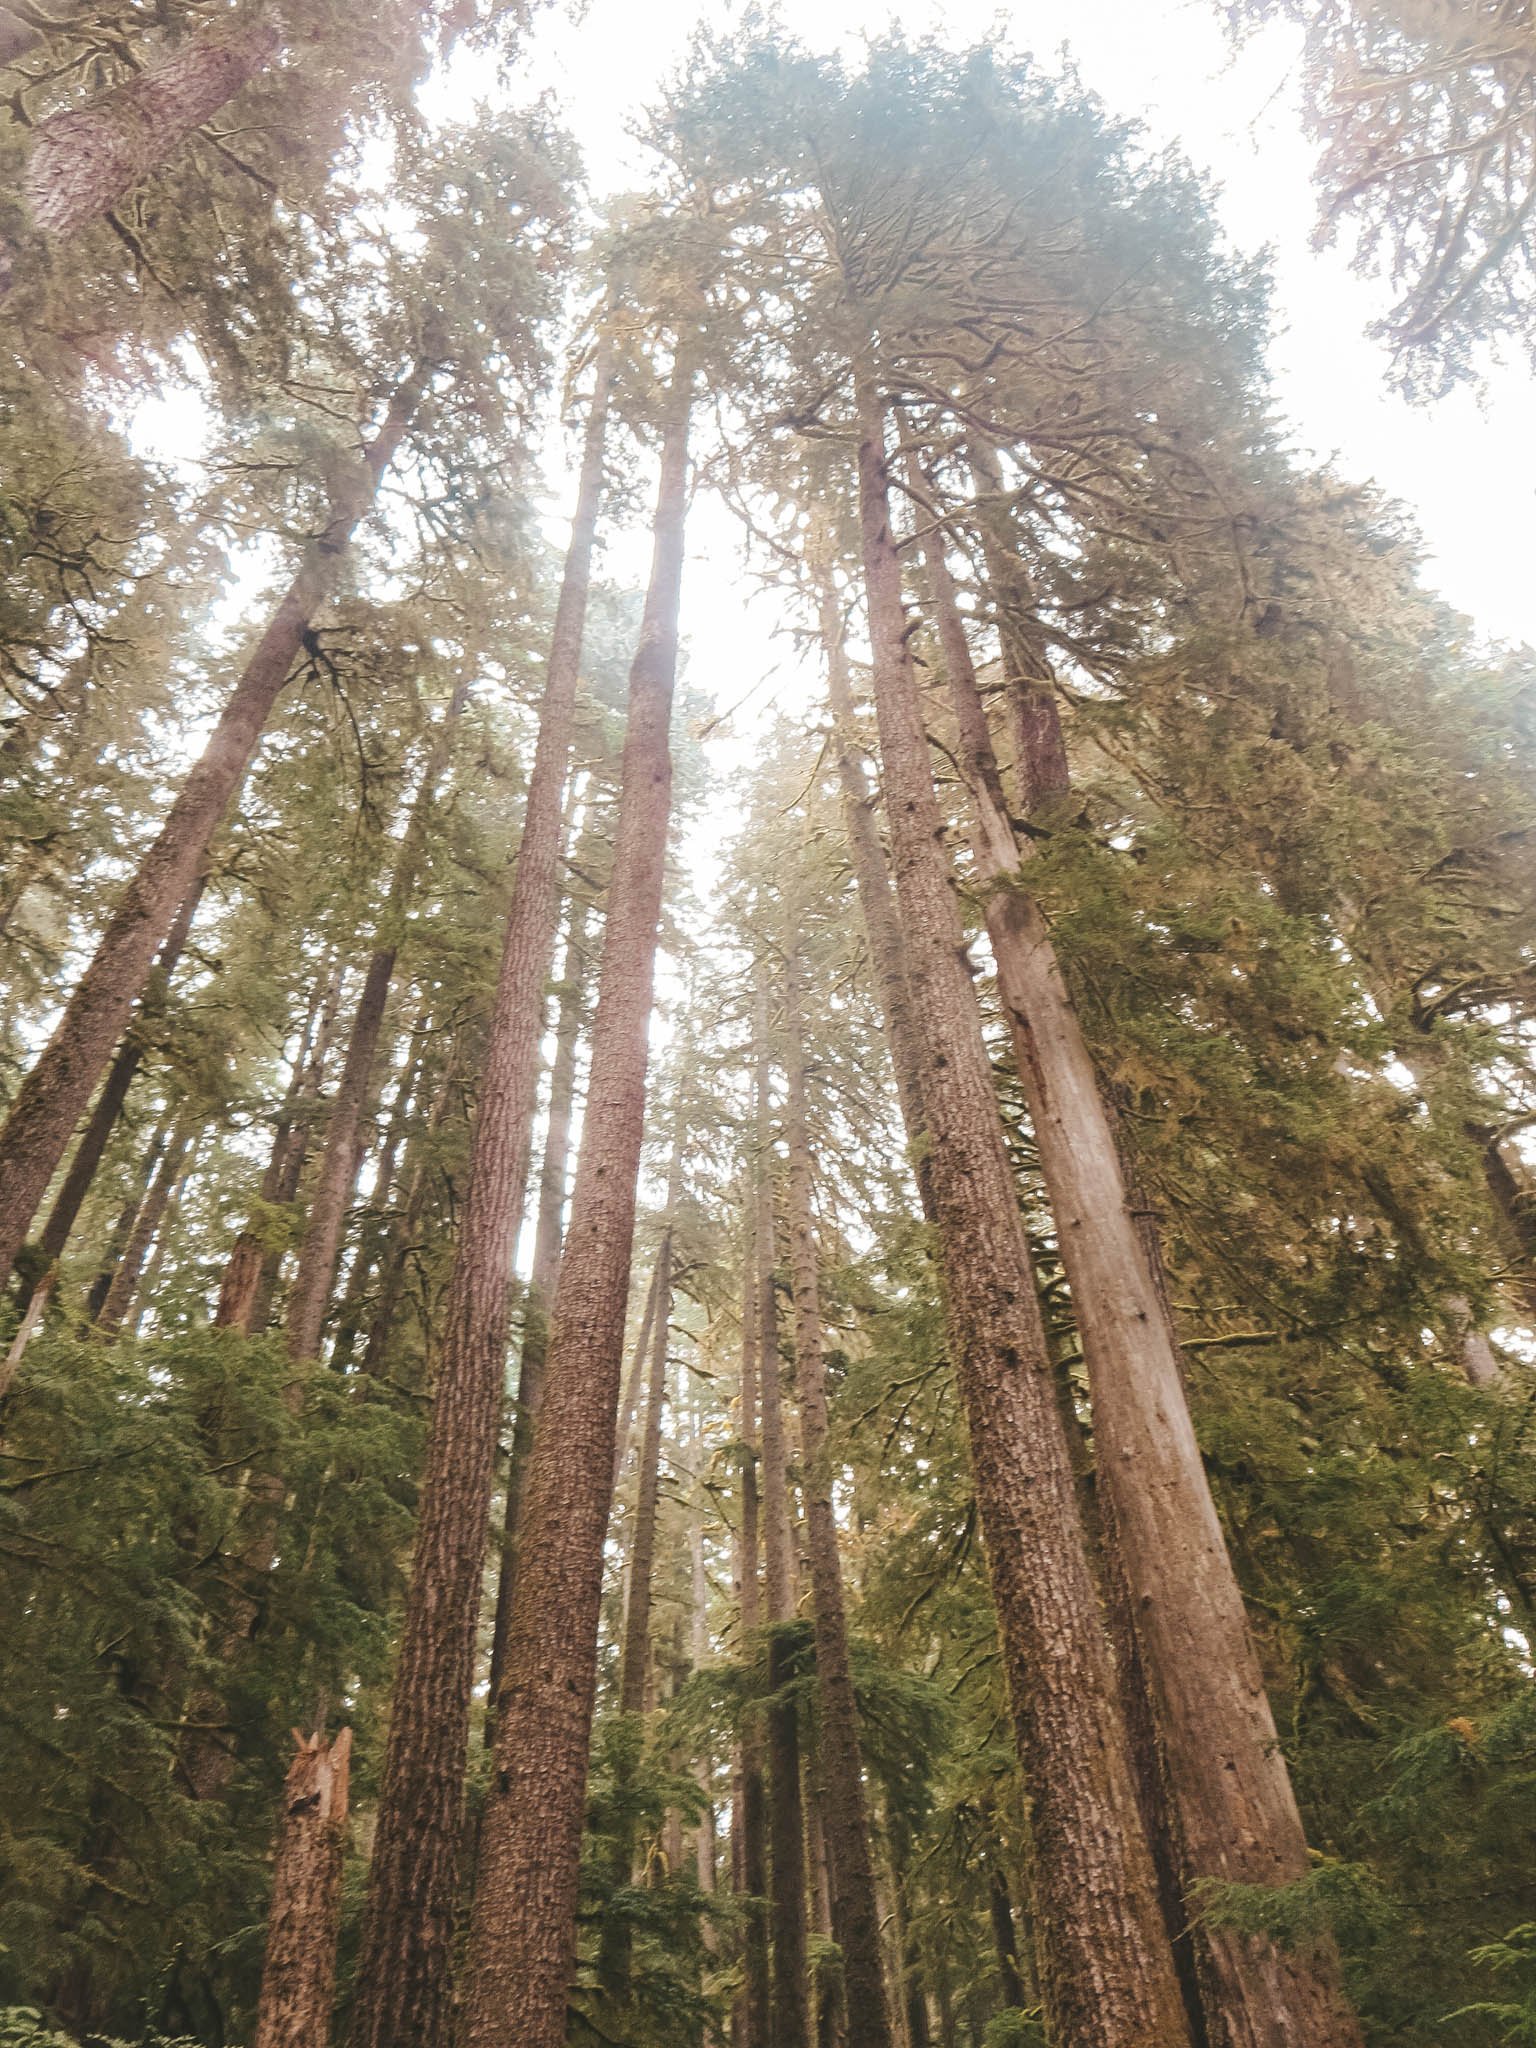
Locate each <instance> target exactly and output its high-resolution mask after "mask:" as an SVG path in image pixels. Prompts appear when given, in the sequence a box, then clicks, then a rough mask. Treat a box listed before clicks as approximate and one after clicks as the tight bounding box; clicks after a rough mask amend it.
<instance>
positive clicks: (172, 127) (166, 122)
mask: <svg viewBox="0 0 1536 2048" xmlns="http://www.w3.org/2000/svg"><path fill="white" fill-rule="evenodd" d="M281 42H282V35H281V32H280V30H279V29H278V27H277V25H276V24H275V23H274V22H270V21H253V22H247V23H244V24H243V25H234V26H231V25H230V24H229V23H227V22H222V21H221V22H217V23H211V24H210V25H209V26H208V27H206V28H204V29H201V30H199V31H198V33H197V34H195V35H193V36H189V37H188V39H187V41H186V42H185V43H183V44H182V45H181V47H180V48H179V49H178V50H175V51H173V52H172V54H171V55H170V56H169V57H167V58H166V59H165V61H164V62H163V63H161V64H156V65H155V66H153V68H152V69H150V70H148V71H143V72H140V73H139V75H138V76H137V77H136V78H130V79H129V80H128V81H127V82H126V84H123V85H120V86H117V87H116V88H115V89H114V90H113V91H111V92H107V93H103V94H102V95H101V96H100V98H99V99H94V100H91V101H89V102H88V103H87V104H86V105H85V106H83V107H69V108H66V109H65V111H64V112H63V113H60V114H54V115H52V116H50V118H49V119H48V120H46V121H41V122H39V123H38V125H37V127H36V128H35V129H34V131H33V135H32V147H31V151H30V153H29V155H28V158H27V169H26V175H25V178H24V180H23V189H24V191H25V194H26V198H27V202H28V204H29V206H30V207H31V210H32V219H33V221H34V222H35V223H36V225H37V226H38V227H40V228H41V229H42V230H43V231H44V233H45V234H50V235H71V234H73V233H74V232H75V231H76V229H78V228H82V227H84V226H85V225H86V224H87V223H88V222H90V221H93V220H99V219H100V218H101V216H102V215H103V214H104V213H106V212H107V211H108V210H109V209H110V208H111V207H113V206H115V205H116V203H117V202H118V200H119V199H121V198H122V196H123V194H124V193H125V192H128V191H131V190H132V188H133V187H134V186H135V185H137V184H139V183H140V182H141V181H142V180H143V179H144V178H146V177H148V175H149V174H150V172H151V171H155V170H158V169H159V168H160V167H161V165H163V164H165V163H167V162H168V161H169V160H170V158H171V157H172V156H174V155H175V153H176V151H177V150H178V149H179V148H180V147H181V145H182V144H183V143H184V142H185V141H186V139H187V137H188V136H189V135H190V134H191V133H192V132H193V130H194V129H196V128H200V127H201V126H202V125H203V123H204V122H205V121H206V120H207V119H208V118H209V117H210V115H213V114H216V113H217V112H218V111H219V109H220V107H222V106H225V105H226V104H227V103H228V102H229V101H230V100H232V99H233V98H234V96H235V94H236V93H237V92H239V91H240V89H241V87H242V86H245V85H247V84H249V82H250V80H251V79H252V78H254V77H255V75H256V74H257V72H258V71H262V70H264V69H265V68H266V66H267V65H268V64H270V63H271V61H272V59H273V58H274V57H275V56H276V55H277V52H278V49H279V47H280V46H281Z"/></svg>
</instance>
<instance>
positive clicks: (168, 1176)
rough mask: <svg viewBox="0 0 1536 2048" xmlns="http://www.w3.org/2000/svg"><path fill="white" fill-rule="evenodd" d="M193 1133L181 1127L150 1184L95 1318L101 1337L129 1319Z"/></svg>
mask: <svg viewBox="0 0 1536 2048" xmlns="http://www.w3.org/2000/svg"><path fill="white" fill-rule="evenodd" d="M193 1135H194V1131H193V1126H192V1125H191V1124H182V1125H180V1126H179V1127H178V1129H177V1130H176V1131H175V1133H174V1134H173V1136H172V1138H171V1141H170V1143H169V1144H168V1145H167V1146H166V1148H165V1152H164V1154H163V1155H162V1157H161V1160H160V1164H159V1165H158V1166H157V1167H156V1169H155V1177H154V1179H153V1180H152V1181H151V1182H150V1184H149V1188H148V1190H147V1192H146V1193H145V1196H144V1200H143V1203H142V1205H141V1206H140V1209H139V1213H138V1215H137V1216H136V1217H135V1218H134V1224H133V1230H132V1233H131V1234H130V1236H129V1239H128V1242H127V1244H126V1245H125V1247H124V1248H123V1256H122V1257H121V1258H120V1259H119V1260H118V1262H117V1271H116V1272H115V1273H114V1274H113V1275H112V1284H111V1286H110V1287H108V1289H107V1296H106V1300H105V1301H104V1302H103V1303H102V1305H101V1313H100V1315H99V1316H97V1318H96V1332H97V1335H98V1336H101V1337H108V1338H111V1337H115V1336H116V1335H117V1334H118V1332H119V1331H120V1330H121V1329H122V1327H123V1324H124V1323H125V1322H126V1321H127V1320H128V1316H129V1313H130V1311H131V1310H132V1308H133V1304H134V1300H135V1297H136V1296H137V1294H138V1291H139V1276H140V1275H141V1274H142V1272H143V1271H144V1261H145V1260H146V1259H147V1258H148V1257H149V1249H150V1246H151V1245H152V1244H153V1243H154V1242H155V1237H156V1234H157V1233H158V1231H159V1229H160V1225H161V1223H162V1222H163V1221H164V1220H165V1212H166V1210H167V1209H168V1208H169V1206H170V1200H171V1191H172V1189H173V1188H174V1187H175V1186H176V1183H177V1181H178V1180H179V1179H180V1177H181V1169H182V1165H183V1163H184V1161H185V1160H186V1156H187V1153H188V1152H189V1150H190V1149H191V1145H192V1139H193Z"/></svg>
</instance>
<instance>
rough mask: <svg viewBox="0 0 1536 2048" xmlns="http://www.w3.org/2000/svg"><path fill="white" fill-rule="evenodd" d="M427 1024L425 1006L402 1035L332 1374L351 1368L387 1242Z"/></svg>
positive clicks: (343, 1304)
mask: <svg viewBox="0 0 1536 2048" xmlns="http://www.w3.org/2000/svg"><path fill="white" fill-rule="evenodd" d="M430 1024H431V1011H430V1009H429V1008H423V1009H422V1010H421V1011H420V1013H419V1014H418V1016H417V1018H416V1022H415V1023H414V1024H413V1025H412V1026H411V1028H410V1032H409V1035H408V1043H409V1045H410V1048H411V1049H410V1052H409V1054H408V1056H407V1058H406V1063H405V1068H404V1071H403V1072H402V1073H401V1075H400V1078H399V1080H398V1081H397V1082H396V1083H395V1093H394V1100H393V1102H392V1103H391V1104H390V1110H389V1124H388V1128H387V1130H386V1132H385V1136H384V1142H383V1144H382V1145H381V1146H380V1148H379V1155H378V1160H377V1164H376V1166H375V1171H374V1185H373V1199H372V1201H371V1202H370V1203H369V1206H368V1212H367V1221H366V1224H365V1227H364V1228H363V1230H362V1231H361V1232H360V1234H359V1240H358V1246H357V1252H356V1255H355V1256H354V1258H353V1260H352V1264H351V1266H350V1267H349V1268H348V1270H347V1284H346V1287H345V1288H344V1289H343V1291H342V1297H341V1301H340V1303H339V1305H338V1307H337V1310H336V1336H335V1341H334V1342H333V1343H332V1346H331V1369H332V1371H333V1372H343V1373H344V1372H349V1371H350V1370H351V1368H352V1359H353V1353H354V1352H355V1350H356V1348H357V1339H358V1334H359V1332H360V1331H361V1329H362V1325H363V1314H364V1304H365V1303H366V1301H367V1298H368V1287H369V1283H370V1281H371V1280H372V1279H373V1276H374V1273H375V1271H376V1269H377V1267H378V1264H379V1260H380V1258H381V1257H382V1255H383V1252H384V1247H385V1244H386V1242H387V1239H388V1235H389V1228H388V1223H387V1220H386V1218H387V1214H388V1208H389V1200H390V1195H391V1193H392V1191H393V1189H394V1185H395V1175H396V1173H397V1171H398V1169H399V1165H400V1152H401V1148H402V1146H403V1145H404V1143H405V1137H406V1131H407V1129H408V1128H409V1125H410V1122H411V1119H412V1117H413V1116H414V1115H415V1114H416V1112H417V1110H418V1108H419V1104H418V1102H417V1094H418V1091H419V1089H420V1086H421V1077H422V1067H423V1065H424V1063H425V1060H426V1049H427V1044H428V1039H429V1035H430Z"/></svg>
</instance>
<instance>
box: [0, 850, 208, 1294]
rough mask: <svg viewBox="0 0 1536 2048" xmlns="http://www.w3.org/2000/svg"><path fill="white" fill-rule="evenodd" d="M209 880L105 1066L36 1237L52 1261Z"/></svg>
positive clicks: (197, 890) (181, 919)
mask: <svg viewBox="0 0 1536 2048" xmlns="http://www.w3.org/2000/svg"><path fill="white" fill-rule="evenodd" d="M206 879H207V877H206V876H202V875H200V876H199V877H198V879H197V881H196V882H195V883H194V884H193V885H192V887H191V888H190V889H189V890H188V891H187V897H186V901H185V902H184V903H183V904H182V906H181V909H180V910H179V911H178V913H177V916H176V922H175V923H174V924H173V925H172V926H171V929H170V931H169V933H168V934H167V936H166V941H165V944H164V945H163V946H162V947H161V948H160V952H159V956H158V958H157V959H156V961H155V967H154V973H153V975H152V977H151V980H150V984H149V986H148V987H147V988H146V989H145V991H144V997H143V1000H142V1002H141V1003H140V1004H139V1009H138V1015H137V1016H136V1017H135V1018H134V1020H133V1022H132V1024H130V1025H129V1027H128V1029H127V1031H126V1032H125V1033H124V1035H123V1042H122V1044H121V1045H120V1046H119V1047H118V1049H117V1056H116V1058H115V1059H114V1060H113V1062H112V1064H111V1066H110V1067H109V1068H108V1069H107V1078H106V1080H105V1081H104V1082H103V1083H102V1086H101V1093H100V1094H99V1095H98V1096H97V1098H96V1106H95V1108H94V1109H93V1110H92V1111H91V1115H90V1120H89V1122H88V1123H87V1124H86V1127H85V1129H84V1130H83V1131H82V1132H81V1134H80V1142H79V1143H78V1144H77V1145H76V1147H75V1151H74V1157H73V1158H72V1159H71V1160H70V1162H69V1171H68V1173H66V1174H65V1176H64V1184H63V1186H62V1187H61V1188H60V1189H59V1192H58V1196H57V1198H56V1199H55V1201H54V1204H53V1207H52V1208H51V1209H50V1210H49V1212H48V1221H47V1222H46V1223H45V1224H44V1225H43V1229H42V1234H41V1235H40V1236H39V1238H38V1241H37V1242H38V1249H39V1250H40V1251H41V1252H42V1253H43V1254H44V1255H45V1257H46V1258H47V1260H48V1263H49V1265H50V1266H51V1265H52V1264H53V1262H54V1261H55V1260H56V1259H57V1258H58V1257H59V1256H60V1254H61V1253H62V1252H63V1250H64V1247H65V1245H66V1244H68V1242H69V1234H70V1232H71V1231H72V1230H73V1229H74V1227H75V1219H76V1218H77V1217H78V1216H79V1214H80V1209H81V1205H82V1203H83V1202H84V1201H85V1198H86V1196H87V1195H88V1194H89V1193H90V1190H91V1183H92V1181H94V1180H95V1178H96V1174H97V1171H98V1169H99V1168H100V1166H101V1162H102V1158H103V1156H104V1154H105V1153H106V1149H107V1145H108V1143H109V1142H110V1140H111V1137H112V1133H113V1132H114V1131H115V1130H116V1128H117V1120H118V1118H119V1117H120V1116H121V1115H122V1113H123V1105H124V1104H125V1103H126V1102H127V1100H128V1090H129V1089H130V1088H131V1087H132V1085H133V1080H134V1076H135V1075H136V1074H137V1073H138V1071H139V1068H140V1067H141V1066H142V1065H143V1063H144V1054H145V1052H146V1050H147V1049H148V1042H149V1036H150V1033H151V1032H152V1030H153V1028H154V1026H155V1024H156V1022H157V1021H158V1018H159V1014H160V1011H161V1010H162V1008H163V1006H164V1001H165V994H166V990H167V988H168V986H169V983H170V978H171V976H172V974H173V973H174V972H175V970H176V963H177V961H178V960H179V959H180V958H181V954H182V949H183V948H184V947H185V945H186V943H187V937H188V934H189V933H190V932H191V929H192V919H193V917H194V916H195V914H196V911H197V905H198V900H199V898H200V897H201V896H202V893H203V885H204V882H205V881H206Z"/></svg>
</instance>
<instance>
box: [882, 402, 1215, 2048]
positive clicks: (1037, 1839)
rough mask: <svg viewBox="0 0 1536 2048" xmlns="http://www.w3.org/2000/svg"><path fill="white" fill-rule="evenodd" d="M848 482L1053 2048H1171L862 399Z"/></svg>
mask: <svg viewBox="0 0 1536 2048" xmlns="http://www.w3.org/2000/svg"><path fill="white" fill-rule="evenodd" d="M859 436H860V438H859V484H860V512H861V531H862V540H863V551H864V568H865V580H866V586H867V590H868V597H869V613H870V637H871V643H872V647H873V653H874V683H875V702H876V711H877V715H878V719H879V726H880V738H881V761H882V767H883V771H884V785H885V794H886V807H887V813H888V816H889V818H890V824H891V834H892V842H893V854H894V868H895V882H896V891H897V898H898V901H899V902H900V904H901V908H902V918H903V928H904V933H905V936H906V939H907V948H908V965H909V973H910V975H911V980H912V988H913V994H914V998H915V1008H916V1011H917V1016H918V1020H919V1024H920V1028H921V1030H922V1033H923V1039H924V1048H925V1055H926V1060H927V1065H926V1067H925V1071H924V1076H923V1096H924V1106H925V1109H926V1112H927V1117H928V1125H929V1132H930V1139H931V1154H930V1156H931V1159H932V1166H933V1184H934V1202H935V1208H936V1212H937V1219H938V1222H937V1228H938V1234H939V1238H940V1249H941V1256H942V1262H943V1268H944V1276H945V1283H946V1285H945V1294H946V1311H947V1315H948V1319H949V1328H950V1339H951V1346H952V1351H953V1356H954V1361H955V1368H956V1372H957V1376H958V1379H959V1384H960V1391H961V1397H962V1400H963V1402H964V1405H965V1409H966V1414H967V1420H968V1423H969V1430H970V1441H971V1457H972V1463H973V1467H974V1473H975V1480H976V1497H977V1505H978V1508H979V1510H980V1515H981V1521H982V1527H983V1532H984V1535H985V1538H986V1545H987V1554H988V1562H989V1565H990V1569H991V1577H992V1587H993V1595H994V1599H995V1601H996V1605H997V1611H998V1620H999V1624H1000V1629H1001V1633H1002V1640H1003V1650H1004V1662H1005V1665H1006V1668H1007V1674H1008V1680H1009V1687H1010V1693H1011V1697H1012V1702H1013V1709H1014V1720H1015V1727H1016V1731H1017V1738H1018V1744H1019V1755H1020V1762H1021V1764H1022V1766H1023V1771H1024V1778H1025V1783H1026V1785H1027V1787H1028V1792H1029V1798H1030V1804H1031V1820H1032V1833H1033V1848H1034V1855H1033V1867H1034V1872H1035V1882H1036V1887H1037V1900H1038V1913H1037V1918H1038V1921H1039V1925H1040V1929H1041V1936H1042V1943H1043V1947H1044V1951H1045V1954H1046V1957H1047V1971H1046V1975H1047V1988H1048V2005H1049V2009H1050V2014H1051V2020H1052V2025H1053V2027H1054V2029H1055V2034H1056V2038H1057V2041H1058V2042H1059V2044H1060V2048H1174V2044H1178V2048H1183V2044H1186V2043H1187V2041H1188V2038H1189V2037H1188V2032H1187V2029H1186V2026H1185V2022H1184V2014H1183V2009H1182V2004H1181V2000H1180V1995H1179V1989H1178V1984H1177V1981H1176V1978H1175V1974H1174V1969H1173V1960H1172V1956H1171V1953H1170V1951H1169V1948H1168V1944H1167V1941H1166V1938H1165V1936H1164V1931H1163V1926H1162V1919H1161V1914H1160V1912H1159V1908H1158V1902H1157V1894H1156V1881H1155V1878H1154V1875H1153V1869H1152V1859H1151V1855H1150V1852H1149V1850H1148V1846H1147V1842H1146V1838H1145V1835H1144V1833H1143V1832H1142V1829H1141V1826H1140V1820H1139V1816H1138V1814H1137V1810H1136V1804H1135V1795H1134V1791H1133V1789H1132V1779H1131V1771H1130V1764H1129V1759H1128V1755H1127V1747H1126V1734H1125V1728H1124V1724H1123V1721H1122V1719H1121V1715H1120V1712H1119V1709H1118V1704H1117V1702H1116V1699H1115V1689H1114V1673H1113V1664H1112V1660H1111V1656H1110V1651H1109V1645H1108V1641H1107V1639H1106V1637H1105V1634H1104V1629H1103V1624H1102V1621H1101V1619H1100V1616H1099V1612H1098V1602H1097V1594H1096V1590H1095V1587H1094V1584H1093V1579H1092V1575H1091V1573H1090V1570H1089V1565H1088V1558H1087V1548H1086V1541H1085V1536H1084V1531H1083V1525H1082V1520H1081V1516H1080V1514H1079V1510H1078V1503H1077V1499H1076V1493H1075V1489H1074V1483H1073V1476H1072V1469H1071V1460H1070V1457H1069V1455H1068V1450H1067V1444H1066V1439H1065V1436H1064V1433H1063V1429H1062V1424H1061V1418H1060V1416H1059V1414H1058V1412H1057V1409H1056V1404H1055V1397H1054V1392H1053V1387H1052V1375H1051V1366H1050V1360H1049V1356H1048V1353H1047V1349H1046V1343H1045V1335H1044V1331H1043V1329H1042V1326H1041V1321H1040V1311H1039V1306H1038V1302H1037V1300H1036V1296H1035V1289H1034V1278H1033V1273H1032V1270H1031V1265H1030V1257H1029V1247H1028V1243H1027V1241H1026V1239H1025V1234H1024V1228H1023V1220H1022V1218H1021V1216H1020V1214H1019V1208H1018V1202H1017V1197H1016V1194H1015V1191H1014V1186H1013V1178H1012V1173H1011V1170H1010V1167H1009V1162H1008V1156H1007V1151H1006V1148H1005V1144H1004V1140H1003V1133H1002V1128H1001V1124H1000V1121H999V1117H998V1110H997V1102H996V1097H995V1093H994V1090H993V1084H992V1075H991V1069H990V1066H989V1064H988V1060H987V1053H986V1047H985V1043H984V1041H983V1038H982V1034H981V1022H980V1013H979V1010H978V1007H977V1002H976V994H975V990H974V988H973V986H972V983H971V978H970V975H969V973H968V972H967V969H966V965H965V961H964V958H963V944H962V933H961V928H960V920H959V916H958V912H957V909H956V905H955V899H954V894H953V883H952V876H951V873H950V868H949V862H948V859H947V857H946V855H945V851H944V846H943V837H942V832H943V827H942V820H941V817H940V813H939V808H938V804H937V801H936V799H935V796H934V790H933V779H932V771H931V769H930V766H929V761H928V739H927V734H926V732H925V731H924V728H923V720H922V710H921V701H920V697H919V692H918V688H917V680H916V676H915V674H914V672H913V669H912V665H911V655H910V651H909V649H908V645H907V623H906V618H905V614H904V607H903V603H902V594H901V565H900V560H899V557H898V555H897V552H896V546H895V541H894V538H893V535H892V532H891V524H890V503H889V482H888V477H887V469H886V457H885V418H884V408H883V405H882V403H881V401H880V399H879V397H878V396H877V394H876V391H875V389H874V386H873V385H872V383H871V382H870V381H869V378H868V375H867V372H866V373H863V374H861V376H860V380H859Z"/></svg>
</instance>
